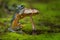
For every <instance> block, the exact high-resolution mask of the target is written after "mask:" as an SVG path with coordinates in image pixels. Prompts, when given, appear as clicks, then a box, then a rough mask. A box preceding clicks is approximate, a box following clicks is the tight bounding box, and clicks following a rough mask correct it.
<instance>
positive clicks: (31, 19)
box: [30, 15, 35, 30]
mask: <svg viewBox="0 0 60 40" xmlns="http://www.w3.org/2000/svg"><path fill="white" fill-rule="evenodd" d="M30 21H31V23H32V29H33V30H35V24H34V21H33V18H32V15H30Z"/></svg>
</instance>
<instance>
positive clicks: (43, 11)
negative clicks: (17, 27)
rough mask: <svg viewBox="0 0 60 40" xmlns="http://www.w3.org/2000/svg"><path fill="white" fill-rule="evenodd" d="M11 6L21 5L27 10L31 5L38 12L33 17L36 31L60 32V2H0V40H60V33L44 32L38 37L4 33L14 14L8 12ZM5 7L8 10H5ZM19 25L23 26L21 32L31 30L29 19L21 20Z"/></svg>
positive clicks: (47, 0)
mask: <svg viewBox="0 0 60 40" xmlns="http://www.w3.org/2000/svg"><path fill="white" fill-rule="evenodd" d="M29 1H30V3H29ZM13 4H15V5H20V4H23V5H25V6H26V7H27V8H29V7H30V5H32V7H33V8H36V9H38V10H39V15H36V16H33V20H34V23H35V26H36V30H53V32H60V0H0V33H1V34H2V35H1V36H0V38H1V40H60V37H59V35H60V33H47V32H45V34H40V35H27V34H24V35H22V34H17V33H11V32H7V33H6V32H4V31H5V30H6V29H7V28H8V27H10V25H11V23H10V21H11V19H12V16H13V14H14V12H15V11H10V8H11V7H12V5H13ZM29 4H30V5H29ZM5 5H7V7H8V9H6V8H5ZM20 23H22V24H23V25H24V28H23V30H26V31H30V30H32V25H31V22H30V17H26V18H24V19H21V20H20ZM5 33H6V34H5Z"/></svg>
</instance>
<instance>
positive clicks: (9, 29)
mask: <svg viewBox="0 0 60 40" xmlns="http://www.w3.org/2000/svg"><path fill="white" fill-rule="evenodd" d="M8 31H10V32H16V31H15V30H13V29H12V28H8Z"/></svg>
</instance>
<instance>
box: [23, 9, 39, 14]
mask: <svg viewBox="0 0 60 40" xmlns="http://www.w3.org/2000/svg"><path fill="white" fill-rule="evenodd" d="M38 13H39V11H38V10H37V9H27V8H26V9H25V10H24V14H30V15H36V14H38Z"/></svg>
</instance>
